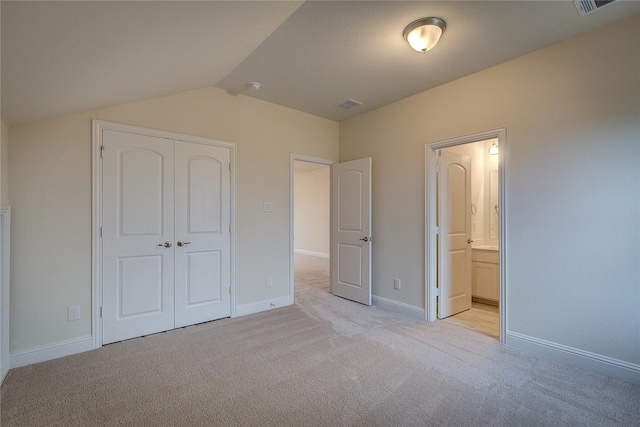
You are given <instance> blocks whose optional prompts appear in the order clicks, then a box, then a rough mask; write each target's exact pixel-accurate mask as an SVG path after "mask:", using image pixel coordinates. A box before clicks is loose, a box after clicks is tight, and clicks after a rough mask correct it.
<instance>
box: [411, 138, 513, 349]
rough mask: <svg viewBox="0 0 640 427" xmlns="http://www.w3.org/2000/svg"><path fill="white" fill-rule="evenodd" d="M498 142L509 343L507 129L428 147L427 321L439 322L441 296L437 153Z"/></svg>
mask: <svg viewBox="0 0 640 427" xmlns="http://www.w3.org/2000/svg"><path fill="white" fill-rule="evenodd" d="M492 138H497V139H498V148H499V150H498V212H499V214H498V218H499V224H498V230H499V232H498V244H499V247H500V250H499V258H500V267H499V270H500V273H499V275H500V306H499V316H500V342H501V343H506V336H507V334H506V331H507V313H508V311H507V310H508V307H507V280H508V278H507V253H508V248H507V234H506V233H507V226H506V224H507V203H506V202H507V185H506V184H507V129H506V128H499V129H493V130H489V131H486V132H480V133H475V134H471V135H466V136H461V137H457V138H451V139H446V140H441V141H436V142H430V143H427V144H425V197H424V200H425V207H424V212H425V218H424V220H425V227H424V229H425V238H424V244H425V248H424V253H425V262H424V267H425V271H424V277H425V284H424V287H425V292H424V295H425V301H424V307H425V320H426V321H427V322H432V321H435V320H436V296H437V295H438V288H437V275H436V269H437V265H438V260H437V248H436V238H437V235H438V229H437V226H436V218H437V188H436V151H437V150H439V149H442V148H447V147H453V146H456V145H462V144H469V143H472V142H478V141H484V140H487V139H492Z"/></svg>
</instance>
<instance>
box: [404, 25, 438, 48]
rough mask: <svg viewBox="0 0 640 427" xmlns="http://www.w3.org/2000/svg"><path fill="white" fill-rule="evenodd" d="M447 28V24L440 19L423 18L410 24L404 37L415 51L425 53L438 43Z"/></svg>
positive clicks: (405, 30)
mask: <svg viewBox="0 0 640 427" xmlns="http://www.w3.org/2000/svg"><path fill="white" fill-rule="evenodd" d="M445 28H447V24H446V23H445V22H444V21H443V20H442V19H440V18H422V19H418V20H417V21H413V22H412V23H411V24H409V25H408V26H407V28H405V29H404V34H403V35H404V38H405V39H406V40H407V42H409V45H410V46H411V48H412V49H413V50H415V51H416V52H421V53H424V52H426V51H428V50H430V49H432V48H433V47H434V46H435V45H436V43H438V40H440V36H442V34H443V33H444V30H445Z"/></svg>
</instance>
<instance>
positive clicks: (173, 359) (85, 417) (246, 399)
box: [0, 256, 640, 427]
mask: <svg viewBox="0 0 640 427" xmlns="http://www.w3.org/2000/svg"><path fill="white" fill-rule="evenodd" d="M297 258H298V259H301V260H302V261H303V266H302V267H301V271H298V272H297V274H296V283H295V287H296V295H295V296H296V304H295V305H293V306H290V307H285V308H281V309H276V310H272V311H269V312H265V313H260V314H255V315H251V316H245V317H241V318H236V319H223V320H219V321H215V322H210V323H206V324H201V325H196V326H191V327H188V328H183V329H178V330H175V331H171V332H167V333H162V334H157V335H152V336H147V337H143V338H138V339H134V340H130V341H126V342H122V343H117V344H112V345H108V346H105V347H103V348H101V349H99V350H95V351H90V352H86V353H82V354H77V355H74V356H69V357H65V358H61V359H57V360H52V361H49V362H45V363H40V364H36V365H31V366H27V367H23V368H18V369H13V370H11V371H10V372H9V374H8V376H7V378H6V380H5V382H4V385H3V386H2V389H1V395H0V396H1V402H0V404H1V424H2V426H3V427H6V426H45V425H51V426H103V425H131V426H143V425H144V426H236V425H246V426H250V425H255V426H429V425H434V426H435V425H437V426H472V425H482V426H484V425H506V426H524V425H527V426H530V425H546V426H562V425H566V426H580V425H591V426H614V425H615V426H625V425H627V426H637V425H639V423H640V405H639V402H640V386H639V385H632V384H630V383H626V382H624V381H621V380H618V379H615V378H609V377H606V376H602V375H599V374H596V373H593V372H590V371H585V370H582V369H580V368H577V367H574V366H571V365H567V364H564V363H561V362H557V361H554V360H551V359H548V358H545V357H542V356H537V355H534V354H531V353H527V352H524V351H519V350H517V349H512V348H509V347H506V346H503V345H501V344H499V343H498V342H497V341H495V340H494V339H492V338H490V337H487V336H485V335H482V334H479V333H476V332H473V331H471V330H468V329H466V328H464V327H461V326H458V325H454V324H450V323H447V322H436V323H425V322H418V321H415V320H412V319H409V318H406V317H403V316H400V315H397V314H394V313H389V312H385V311H383V310H380V309H378V308H375V307H366V306H363V305H359V304H356V303H352V302H349V301H346V300H343V299H341V298H337V297H334V296H332V295H330V294H328V281H327V278H326V264H323V262H325V261H322V260H318V259H313V258H309V257H301V256H298V257H297ZM304 258H306V262H305V259H304ZM312 270H315V271H316V273H322V274H325V277H324V278H320V279H319V278H318V276H317V275H315V274H313V272H312ZM323 272H324V273H323ZM305 282H306V283H307V284H306V285H305Z"/></svg>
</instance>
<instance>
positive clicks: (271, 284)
mask: <svg viewBox="0 0 640 427" xmlns="http://www.w3.org/2000/svg"><path fill="white" fill-rule="evenodd" d="M272 286H273V277H267V287H268V288H270V287H272Z"/></svg>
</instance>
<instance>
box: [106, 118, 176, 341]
mask: <svg viewBox="0 0 640 427" xmlns="http://www.w3.org/2000/svg"><path fill="white" fill-rule="evenodd" d="M103 146H104V151H103V213H102V215H103V218H102V221H103V227H102V236H103V238H102V244H103V279H102V280H103V305H102V317H103V319H102V320H103V323H102V324H103V343H104V344H107V343H110V342H114V341H121V340H124V339H128V338H133V337H138V336H141V335H147V334H151V333H155V332H160V331H165V330H168V329H172V328H173V327H174V277H173V275H174V251H173V242H174V212H173V207H174V200H173V197H174V187H173V186H174V180H173V174H174V171H173V156H174V142H173V141H171V140H167V139H162V138H154V137H149V136H142V135H134V134H130V133H124V132H115V131H110V130H104V133H103Z"/></svg>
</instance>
